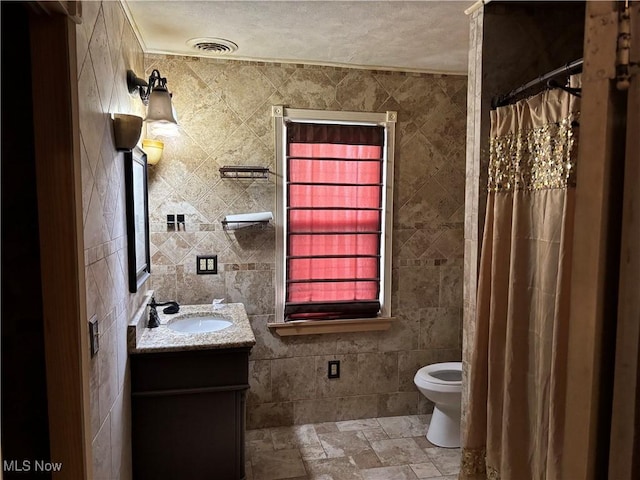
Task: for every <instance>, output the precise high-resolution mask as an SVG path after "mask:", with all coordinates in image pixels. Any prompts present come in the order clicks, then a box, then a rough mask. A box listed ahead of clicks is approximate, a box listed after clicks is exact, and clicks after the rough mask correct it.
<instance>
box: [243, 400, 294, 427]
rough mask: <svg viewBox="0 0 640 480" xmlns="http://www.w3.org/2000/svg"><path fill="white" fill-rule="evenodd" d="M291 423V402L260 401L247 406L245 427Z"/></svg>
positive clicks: (278, 425)
mask: <svg viewBox="0 0 640 480" xmlns="http://www.w3.org/2000/svg"><path fill="white" fill-rule="evenodd" d="M285 425H293V403H291V402H283V403H262V404H259V405H253V406H252V407H251V408H247V428H267V427H280V426H285Z"/></svg>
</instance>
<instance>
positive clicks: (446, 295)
mask: <svg viewBox="0 0 640 480" xmlns="http://www.w3.org/2000/svg"><path fill="white" fill-rule="evenodd" d="M449 258H451V257H449ZM462 270H463V267H462V265H455V266H451V267H450V266H443V267H440V306H441V307H461V306H462V273H463V272H462Z"/></svg>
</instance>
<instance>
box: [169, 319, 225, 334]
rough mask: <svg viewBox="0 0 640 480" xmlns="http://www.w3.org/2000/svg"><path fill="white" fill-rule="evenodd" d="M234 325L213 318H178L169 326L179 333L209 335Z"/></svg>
mask: <svg viewBox="0 0 640 480" xmlns="http://www.w3.org/2000/svg"><path fill="white" fill-rule="evenodd" d="M231 325H233V323H231V322H230V321H229V320H225V319H224V318H220V317H213V316H205V315H203V316H201V317H187V318H177V319H175V320H173V321H172V322H170V323H168V324H167V327H168V328H169V329H170V330H173V331H174V332H178V333H209V332H217V331H219V330H224V329H225V328H228V327H230V326H231Z"/></svg>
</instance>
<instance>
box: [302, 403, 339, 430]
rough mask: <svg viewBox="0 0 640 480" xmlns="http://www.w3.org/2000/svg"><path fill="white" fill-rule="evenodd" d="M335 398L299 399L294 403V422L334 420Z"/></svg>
mask: <svg viewBox="0 0 640 480" xmlns="http://www.w3.org/2000/svg"><path fill="white" fill-rule="evenodd" d="M336 405H337V399H335V398H324V399H321V400H300V401H297V402H295V403H294V410H293V412H294V417H293V420H294V422H293V423H294V424H296V425H300V424H305V423H322V422H335V421H336V411H337V407H336Z"/></svg>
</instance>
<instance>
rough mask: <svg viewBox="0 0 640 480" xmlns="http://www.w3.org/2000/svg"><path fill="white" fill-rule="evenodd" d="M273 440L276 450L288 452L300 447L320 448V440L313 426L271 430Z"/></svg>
mask: <svg viewBox="0 0 640 480" xmlns="http://www.w3.org/2000/svg"><path fill="white" fill-rule="evenodd" d="M271 438H272V439H273V447H274V449H275V450H287V449H292V448H299V447H320V446H321V444H320V439H319V438H318V435H317V434H316V430H315V428H314V427H313V425H294V426H291V427H277V428H272V429H271Z"/></svg>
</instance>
